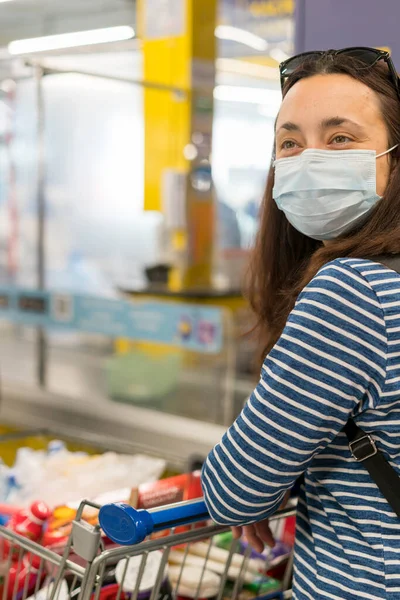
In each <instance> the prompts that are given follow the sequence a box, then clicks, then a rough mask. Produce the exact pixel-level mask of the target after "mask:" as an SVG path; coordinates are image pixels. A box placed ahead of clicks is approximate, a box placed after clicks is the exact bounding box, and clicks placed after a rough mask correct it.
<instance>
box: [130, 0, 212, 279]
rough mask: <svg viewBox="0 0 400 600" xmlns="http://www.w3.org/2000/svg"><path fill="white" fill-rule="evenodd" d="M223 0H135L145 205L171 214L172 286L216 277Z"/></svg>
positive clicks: (168, 222)
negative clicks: (214, 139)
mask: <svg viewBox="0 0 400 600" xmlns="http://www.w3.org/2000/svg"><path fill="white" fill-rule="evenodd" d="M217 2H218V0H138V2H137V7H138V8H137V10H138V19H137V23H138V36H139V38H140V39H141V40H142V44H143V61H144V65H143V71H144V73H143V76H144V81H145V87H144V120H145V209H146V210H158V211H162V212H164V214H165V216H166V223H167V227H168V232H169V241H170V250H171V252H172V254H171V256H172V257H173V262H174V264H175V268H174V269H173V271H172V273H171V277H170V288H171V289H173V290H174V291H178V290H181V289H185V288H186V289H188V288H195V287H207V286H209V285H210V283H211V264H212V256H213V237H214V198H213V189H212V186H211V185H210V183H211V170H210V158H211V156H210V155H211V133H212V118H213V88H214V83H215V58H216V56H215V48H216V43H215V34H214V31H215V26H216V14H217Z"/></svg>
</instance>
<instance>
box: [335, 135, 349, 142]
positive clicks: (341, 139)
mask: <svg viewBox="0 0 400 600" xmlns="http://www.w3.org/2000/svg"><path fill="white" fill-rule="evenodd" d="M332 142H333V143H334V144H346V143H347V142H351V139H350V138H349V137H347V135H336V136H335V137H334V138H333V139H332Z"/></svg>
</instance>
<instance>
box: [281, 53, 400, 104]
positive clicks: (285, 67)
mask: <svg viewBox="0 0 400 600" xmlns="http://www.w3.org/2000/svg"><path fill="white" fill-rule="evenodd" d="M326 54H329V55H331V56H337V55H338V54H345V55H346V56H351V57H352V58H355V59H357V60H359V61H360V62H362V63H364V64H365V67H366V68H370V67H373V66H374V65H376V63H377V62H379V61H380V60H384V61H385V63H386V64H387V66H388V70H389V77H390V80H391V82H392V83H393V85H394V88H395V90H396V92H397V95H398V96H399V99H400V84H399V76H398V75H397V71H396V67H395V66H394V64H393V61H392V59H391V58H390V54H389V52H386V50H378V49H377V48H367V47H363V46H355V47H354V48H342V49H341V50H314V51H312V52H303V53H302V54H297V55H296V56H292V57H291V58H288V59H287V60H285V61H283V63H281V64H280V65H279V71H280V75H281V88H282V90H283V88H284V86H285V83H286V80H287V79H288V77H290V76H291V75H293V73H294V72H295V71H296V69H297V68H298V67H299V66H300V65H301V64H302V63H303V62H305V61H308V60H312V59H313V58H315V60H317V59H318V58H320V57H321V56H324V55H326ZM361 68H362V67H361Z"/></svg>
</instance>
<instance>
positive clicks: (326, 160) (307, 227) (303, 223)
mask: <svg viewBox="0 0 400 600" xmlns="http://www.w3.org/2000/svg"><path fill="white" fill-rule="evenodd" d="M399 145H400V144H396V146H393V148H390V149H389V150H386V152H382V153H381V154H378V155H377V154H376V152H375V150H313V149H308V150H304V151H303V152H302V153H301V154H299V155H297V156H291V157H289V158H280V159H278V160H276V161H275V163H274V166H275V185H274V189H273V197H274V199H275V202H276V204H277V205H278V208H279V209H280V210H282V211H283V212H284V213H285V215H286V218H287V220H288V221H289V223H291V224H292V225H293V227H295V228H296V229H297V230H298V231H300V232H301V233H303V234H304V235H306V236H308V237H310V238H314V239H315V240H331V239H334V238H337V237H339V236H340V235H342V234H343V233H345V232H346V231H350V230H351V229H353V227H355V226H357V225H358V224H360V223H361V222H362V221H363V219H365V218H366V216H367V215H368V213H369V212H370V211H371V209H372V208H373V207H374V206H375V204H376V203H377V202H379V200H380V199H381V197H380V196H378V194H377V193H376V159H377V158H379V157H380V156H384V155H385V154H388V153H389V152H391V151H392V150H394V148H397V146H399Z"/></svg>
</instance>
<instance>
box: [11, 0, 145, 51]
mask: <svg viewBox="0 0 400 600" xmlns="http://www.w3.org/2000/svg"><path fill="white" fill-rule="evenodd" d="M0 2H1V0H0ZM134 36H135V30H134V29H133V27H129V26H126V25H123V26H121V27H107V28H105V29H93V30H91V31H77V32H75V33H62V34H60V35H49V36H46V37H40V38H32V39H27V40H15V41H14V42H11V43H10V44H9V45H8V51H9V53H10V54H31V53H33V52H46V51H48V50H61V49H63V48H75V47H78V46H90V45H93V44H105V43H108V42H120V41H123V40H130V39H131V38H133V37H134Z"/></svg>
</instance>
